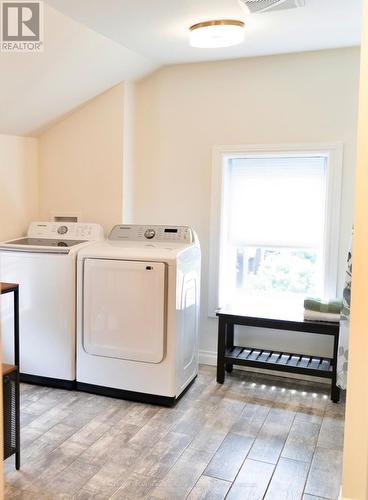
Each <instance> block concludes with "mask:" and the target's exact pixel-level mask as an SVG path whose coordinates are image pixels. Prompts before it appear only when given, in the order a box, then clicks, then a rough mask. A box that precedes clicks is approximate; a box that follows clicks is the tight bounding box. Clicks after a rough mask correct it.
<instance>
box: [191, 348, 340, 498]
mask: <svg viewBox="0 0 368 500" xmlns="http://www.w3.org/2000/svg"><path fill="white" fill-rule="evenodd" d="M199 363H200V364H201V365H210V366H216V365H217V353H216V352H215V351H202V350H200V351H199ZM236 369H237V370H238V369H239V370H245V371H249V372H255V373H263V374H266V375H276V376H277V377H284V378H294V379H297V380H306V381H308V382H318V383H321V384H327V385H329V384H331V382H330V380H329V379H327V380H326V379H325V378H320V377H309V376H308V375H299V374H298V373H286V372H278V371H274V370H262V369H261V368H251V367H248V366H236ZM345 500H349V499H348V498H347V499H345Z"/></svg>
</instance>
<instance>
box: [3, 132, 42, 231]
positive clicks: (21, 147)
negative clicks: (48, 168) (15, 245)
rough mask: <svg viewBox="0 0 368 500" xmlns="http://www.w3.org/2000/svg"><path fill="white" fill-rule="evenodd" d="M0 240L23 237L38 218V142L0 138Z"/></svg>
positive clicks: (7, 137) (11, 137)
mask: <svg viewBox="0 0 368 500" xmlns="http://www.w3.org/2000/svg"><path fill="white" fill-rule="evenodd" d="M0 186H1V188H0V241H3V240H7V239H10V238H16V237H18V236H19V235H23V234H25V232H26V230H27V227H28V224H29V222H30V221H31V220H32V219H37V217H38V141H37V139H32V138H30V137H17V136H10V135H0Z"/></svg>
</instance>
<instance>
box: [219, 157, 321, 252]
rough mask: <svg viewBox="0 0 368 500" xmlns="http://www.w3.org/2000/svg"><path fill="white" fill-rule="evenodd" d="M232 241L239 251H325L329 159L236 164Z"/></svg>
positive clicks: (231, 198) (231, 194)
mask: <svg viewBox="0 0 368 500" xmlns="http://www.w3.org/2000/svg"><path fill="white" fill-rule="evenodd" d="M229 161H230V165H229V167H230V169H229V172H230V179H229V182H230V185H229V187H230V191H229V199H228V208H229V210H228V212H227V213H228V220H227V228H228V236H229V240H230V243H232V244H235V245H247V246H265V247H303V248H314V247H320V246H321V245H322V243H323V234H324V226H325V202H326V168H327V158H326V157H281V156H278V157H257V158H241V159H231V160H229Z"/></svg>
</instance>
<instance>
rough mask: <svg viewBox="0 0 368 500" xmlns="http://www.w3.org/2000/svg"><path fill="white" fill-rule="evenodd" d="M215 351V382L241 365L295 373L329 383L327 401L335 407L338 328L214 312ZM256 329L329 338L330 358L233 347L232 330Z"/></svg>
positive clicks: (336, 326) (221, 380)
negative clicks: (216, 326)
mask: <svg viewBox="0 0 368 500" xmlns="http://www.w3.org/2000/svg"><path fill="white" fill-rule="evenodd" d="M217 316H218V318H219V326H218V350H217V382H218V383H220V384H223V383H224V381H225V370H226V371H227V372H228V373H231V372H232V370H233V366H234V365H242V366H248V367H253V368H261V369H266V370H277V371H280V372H281V371H282V372H289V373H298V374H301V375H309V376H314V377H322V378H329V379H331V399H332V401H333V402H335V403H337V402H338V401H339V399H340V389H339V388H338V387H337V385H336V378H337V377H336V367H337V352H338V342H339V324H338V323H325V322H318V321H311V322H310V321H304V320H300V321H298V320H281V319H272V318H257V317H253V316H242V315H239V314H233V313H228V312H221V311H219V312H217ZM235 325H242V326H256V327H260V328H269V329H274V330H283V331H296V332H305V333H312V334H316V335H328V336H331V337H333V341H334V342H333V357H332V358H327V357H323V358H322V357H319V356H310V355H306V354H299V353H289V352H279V351H273V350H271V349H257V348H254V347H241V346H235V345H234V326H235Z"/></svg>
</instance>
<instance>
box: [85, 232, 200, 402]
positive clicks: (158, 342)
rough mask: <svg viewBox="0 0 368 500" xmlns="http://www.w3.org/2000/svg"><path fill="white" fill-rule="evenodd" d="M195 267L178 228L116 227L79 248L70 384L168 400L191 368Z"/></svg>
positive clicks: (191, 247) (193, 247)
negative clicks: (102, 238)
mask: <svg viewBox="0 0 368 500" xmlns="http://www.w3.org/2000/svg"><path fill="white" fill-rule="evenodd" d="M200 268H201V252H200V246H199V242H198V239H197V237H196V235H195V233H194V232H193V231H192V230H191V229H190V228H189V227H183V226H138V225H129V226H128V225H118V226H115V227H114V228H113V230H112V231H111V233H110V235H109V238H108V240H106V241H104V242H100V243H95V244H93V245H89V246H88V247H87V248H85V249H83V250H81V251H80V252H79V254H78V299H77V304H78V310H77V388H78V389H81V390H86V391H89V392H95V393H99V394H105V395H110V396H115V397H123V398H127V399H133V400H137V401H145V402H153V403H159V404H167V405H170V404H173V403H174V402H175V400H176V399H177V398H178V397H179V396H180V394H182V392H183V391H184V389H185V388H186V387H187V386H188V385H189V384H190V382H191V381H192V380H194V378H195V377H196V375H197V373H198V313H199V296H200Z"/></svg>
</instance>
